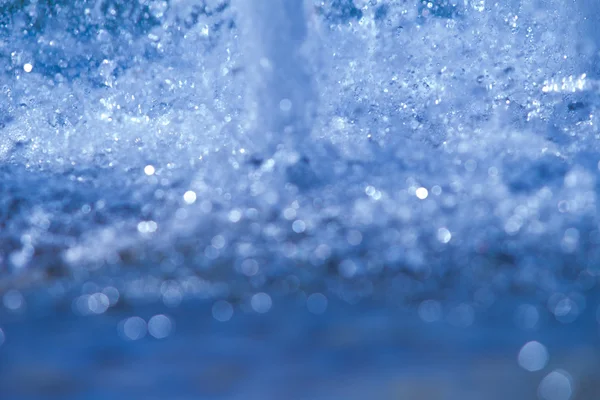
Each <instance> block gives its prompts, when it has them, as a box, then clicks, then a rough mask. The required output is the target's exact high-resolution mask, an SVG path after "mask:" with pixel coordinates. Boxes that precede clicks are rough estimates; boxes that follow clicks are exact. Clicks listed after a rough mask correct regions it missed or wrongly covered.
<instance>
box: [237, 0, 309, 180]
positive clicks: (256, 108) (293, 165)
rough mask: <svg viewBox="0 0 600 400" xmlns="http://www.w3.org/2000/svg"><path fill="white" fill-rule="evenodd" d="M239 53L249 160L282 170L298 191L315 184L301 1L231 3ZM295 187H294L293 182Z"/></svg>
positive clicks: (304, 12)
mask: <svg viewBox="0 0 600 400" xmlns="http://www.w3.org/2000/svg"><path fill="white" fill-rule="evenodd" d="M234 4H235V5H236V7H237V11H238V17H239V24H240V29H241V37H240V40H241V43H242V51H243V52H244V57H245V60H246V66H247V68H248V69H249V74H248V76H249V80H248V82H247V84H248V88H247V99H248V100H247V107H248V111H249V120H248V121H247V125H246V129H247V130H248V131H249V132H251V136H250V137H251V140H252V141H253V143H252V144H251V148H252V149H253V154H252V160H253V162H254V163H256V164H260V163H262V162H264V161H266V160H267V159H269V160H273V161H274V162H275V163H276V164H280V165H281V164H283V165H284V166H285V168H286V171H287V175H288V178H289V179H290V180H292V181H295V182H294V183H296V184H298V185H299V186H304V185H306V184H307V183H309V182H308V181H311V180H314V179H315V178H316V176H311V174H314V168H310V167H309V166H308V164H309V163H310V160H309V159H308V157H307V156H306V154H307V150H308V149H307V147H308V146H309V141H310V135H311V129H312V125H313V120H314V117H313V115H314V110H315V108H316V101H317V96H316V91H315V84H314V80H313V77H312V74H311V73H310V68H309V66H308V63H307V57H306V54H305V53H306V48H305V46H304V45H305V44H306V40H307V37H308V29H309V21H308V19H309V11H308V7H307V4H306V2H305V0H257V1H248V0H235V1H234ZM296 181H297V182H296Z"/></svg>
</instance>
